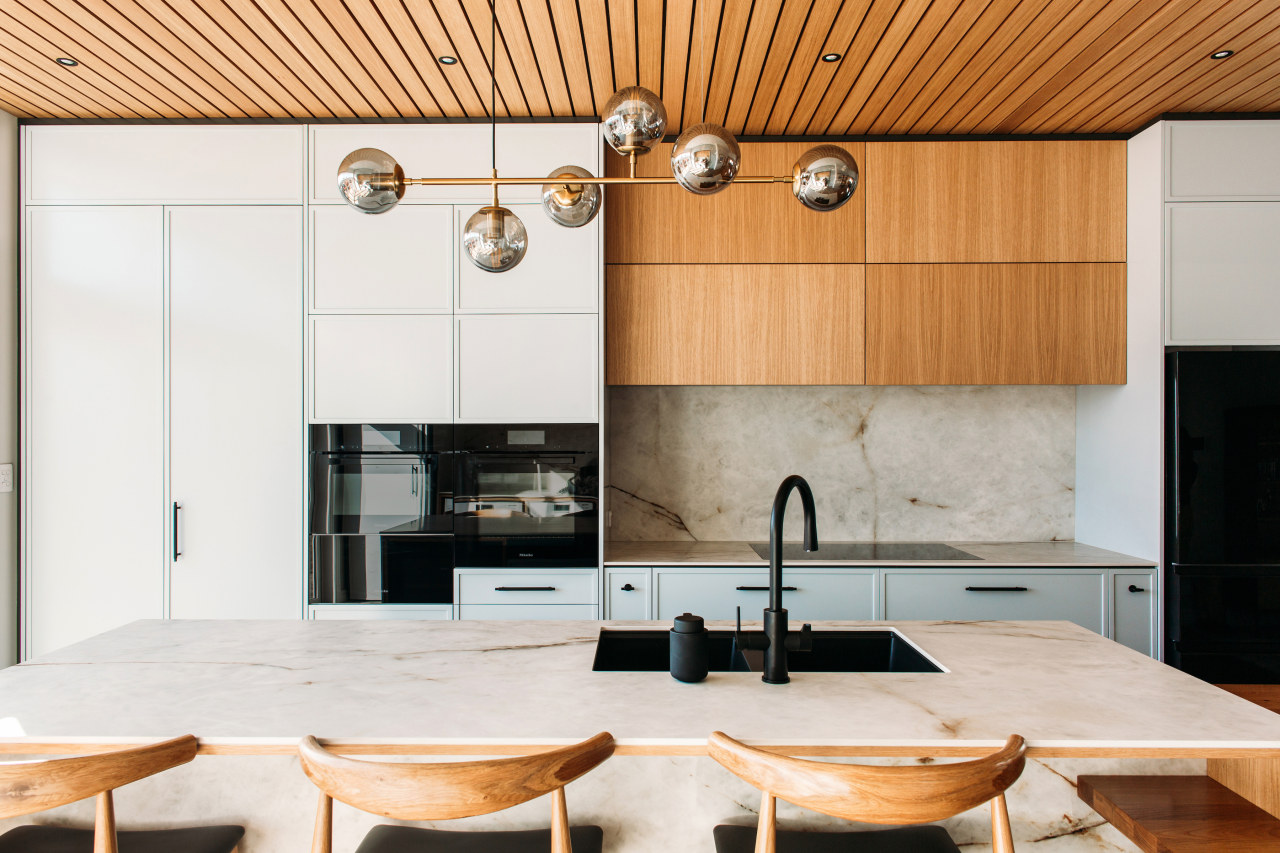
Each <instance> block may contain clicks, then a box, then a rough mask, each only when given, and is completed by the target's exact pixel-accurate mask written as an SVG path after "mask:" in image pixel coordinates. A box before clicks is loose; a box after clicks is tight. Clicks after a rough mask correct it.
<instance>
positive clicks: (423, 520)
mask: <svg viewBox="0 0 1280 853" xmlns="http://www.w3.org/2000/svg"><path fill="white" fill-rule="evenodd" d="M446 469H447V466H445V465H442V462H441V455H440V454H436V453H423V454H406V455H397V454H386V453H379V454H350V453H317V454H315V455H314V457H313V470H312V484H311V488H312V517H311V531H312V532H313V533H449V532H451V531H452V522H451V517H450V513H451V512H452V510H453V493H452V490H451V489H449V488H448V483H449V481H450V480H451V479H452V477H451V476H450V472H449V471H448V470H446Z"/></svg>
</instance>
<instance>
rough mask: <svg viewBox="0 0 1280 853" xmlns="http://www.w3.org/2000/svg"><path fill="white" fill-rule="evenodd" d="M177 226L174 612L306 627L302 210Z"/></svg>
mask: <svg viewBox="0 0 1280 853" xmlns="http://www.w3.org/2000/svg"><path fill="white" fill-rule="evenodd" d="M167 215H168V220H169V229H168V233H169V299H170V336H169V338H170V390H169V405H170V428H169V433H170V438H169V448H170V497H171V499H172V501H173V502H174V503H177V504H179V505H180V506H181V507H182V511H181V513H180V521H179V527H178V532H179V534H180V538H179V541H178V543H177V546H178V547H177V548H175V551H176V550H180V551H181V556H180V557H178V558H177V559H175V560H174V561H173V563H172V565H171V567H170V570H169V595H170V598H169V613H170V616H172V617H173V618H175V619H220V618H222V619H288V618H297V617H298V616H299V615H300V608H301V601H302V589H301V568H302V543H301V537H300V535H299V534H300V532H301V531H302V529H303V519H302V503H303V492H302V478H303V459H302V454H303V447H302V386H301V382H300V381H299V380H300V378H301V376H302V209H301V207H179V208H170V209H168V211H167ZM228 442H230V443H228ZM153 452H154V451H153ZM131 458H132V457H131Z"/></svg>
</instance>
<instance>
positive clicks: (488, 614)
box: [453, 569, 600, 619]
mask: <svg viewBox="0 0 1280 853" xmlns="http://www.w3.org/2000/svg"><path fill="white" fill-rule="evenodd" d="M599 578H600V573H599V571H598V570H596V569H454V572H453V585H454V587H453V601H454V605H455V606H456V608H457V616H458V618H459V619H596V618H598V614H599V601H600V597H599V594H600V590H599V586H600V580H599Z"/></svg>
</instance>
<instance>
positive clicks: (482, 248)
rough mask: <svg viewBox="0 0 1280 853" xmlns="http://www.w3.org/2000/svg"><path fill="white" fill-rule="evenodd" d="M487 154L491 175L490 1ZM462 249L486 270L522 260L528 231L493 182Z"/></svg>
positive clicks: (494, 43) (494, 165)
mask: <svg viewBox="0 0 1280 853" xmlns="http://www.w3.org/2000/svg"><path fill="white" fill-rule="evenodd" d="M489 22H490V23H489V157H490V168H491V169H492V175H493V177H494V178H495V179H496V178H497V177H498V112H497V102H498V82H497V65H498V8H497V5H496V0H490V3H489ZM462 250H463V251H464V252H466V254H467V257H468V258H470V259H471V263H473V264H475V265H476V266H477V267H479V268H480V269H482V270H484V271H485V272H506V271H507V270H509V269H512V268H513V267H515V265H516V264H518V263H520V262H521V261H522V260H524V253H525V252H526V251H528V250H529V235H528V233H527V232H526V231H525V229H524V223H523V222H521V221H520V217H518V216H516V215H515V214H514V213H512V212H511V211H510V210H508V209H507V208H505V207H503V206H501V205H500V204H498V185H497V183H494V185H493V203H492V204H490V205H489V206H488V207H482V208H480V209H479V210H478V211H476V212H475V213H473V214H472V215H471V218H470V219H468V220H467V225H466V227H465V228H463V229H462Z"/></svg>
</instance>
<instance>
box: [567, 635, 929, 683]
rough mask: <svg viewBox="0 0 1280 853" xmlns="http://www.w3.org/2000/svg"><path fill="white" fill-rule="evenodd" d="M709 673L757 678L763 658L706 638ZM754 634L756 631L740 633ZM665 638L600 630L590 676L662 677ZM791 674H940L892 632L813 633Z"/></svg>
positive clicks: (793, 659)
mask: <svg viewBox="0 0 1280 853" xmlns="http://www.w3.org/2000/svg"><path fill="white" fill-rule="evenodd" d="M707 633H708V635H709V637H708V646H709V649H710V659H711V665H710V667H709V669H710V670H711V671H712V672H762V671H763V670H764V652H762V651H756V650H754V649H747V650H745V651H742V650H739V649H738V648H737V646H736V644H735V643H734V640H733V631H732V630H713V631H708V632H707ZM746 633H750V634H758V633H759V632H758V631H752V632H746ZM669 637H670V632H669V631H665V630H661V629H659V630H653V631H645V630H627V629H612V628H605V629H602V630H601V631H600V639H599V640H598V641H597V642H596V658H595V662H594V663H593V664H592V666H591V669H592V671H593V672H665V671H667V670H668V669H669V668H670V666H671V650H670V645H669V642H670V640H669ZM787 666H788V668H789V669H790V670H791V671H792V672H942V670H941V669H940V668H939V667H937V666H935V665H934V664H933V662H932V661H930V660H929V659H928V658H926V657H925V656H924V655H922V654H921V653H920V651H919V650H918V649H916V647H915V646H913V645H911V643H910V642H909V641H908V640H907V639H906V638H904V637H903V636H902V635H900V634H898V633H897V632H896V631H888V630H879V631H814V632H813V650H812V651H808V652H788V653H787Z"/></svg>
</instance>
